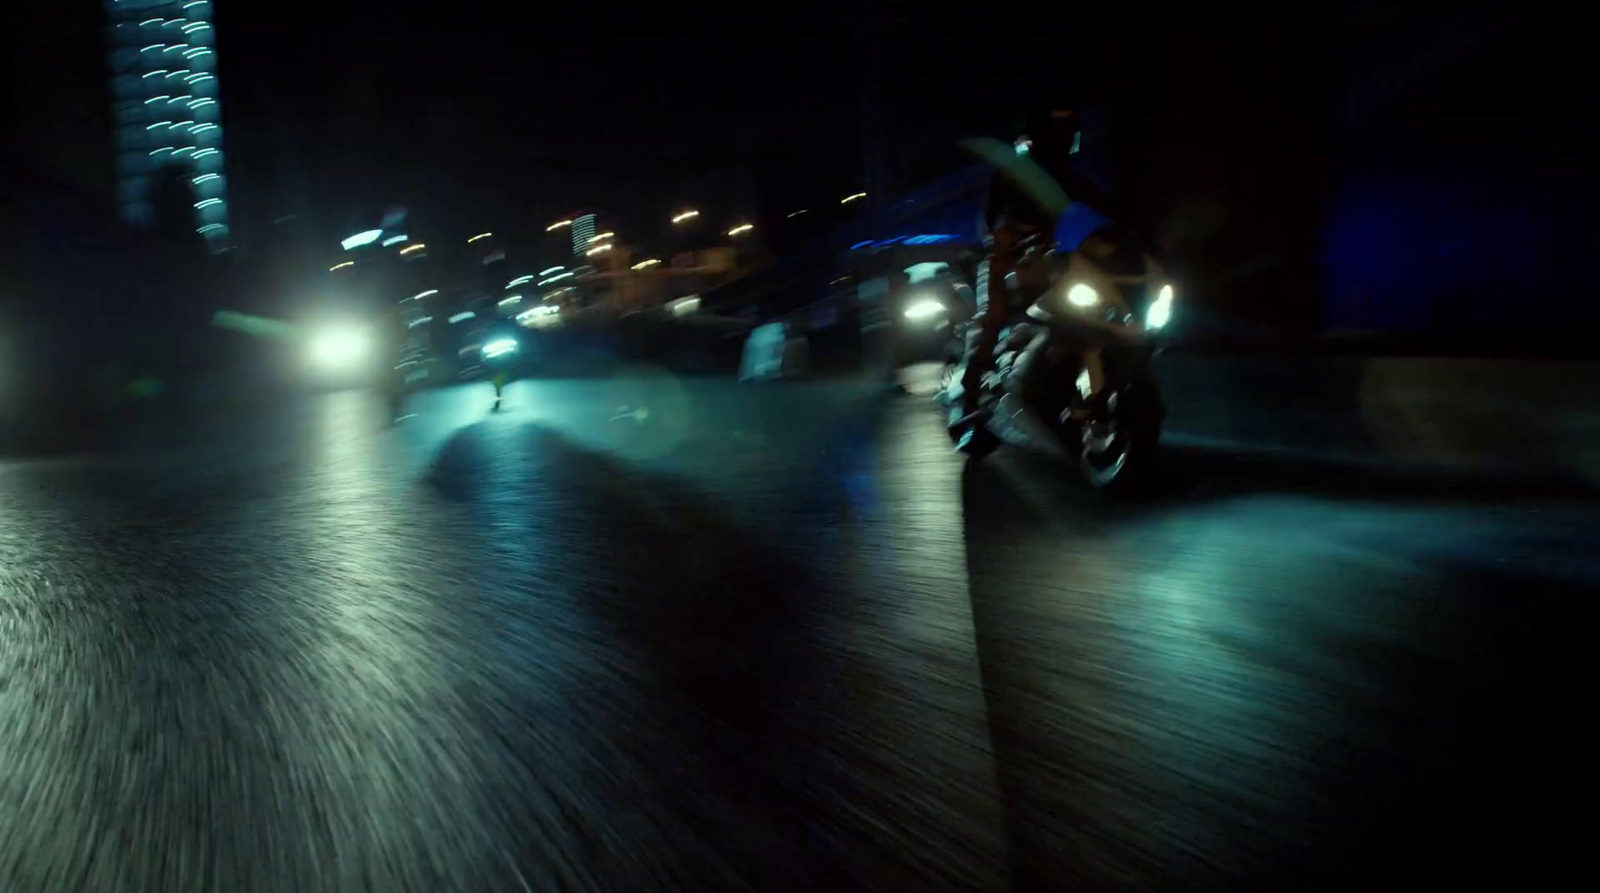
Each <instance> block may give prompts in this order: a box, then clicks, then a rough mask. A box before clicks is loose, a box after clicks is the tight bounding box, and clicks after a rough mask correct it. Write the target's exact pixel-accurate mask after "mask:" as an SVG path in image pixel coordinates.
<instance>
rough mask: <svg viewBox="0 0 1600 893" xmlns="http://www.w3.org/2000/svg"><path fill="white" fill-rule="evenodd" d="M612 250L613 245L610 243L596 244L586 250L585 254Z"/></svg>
mask: <svg viewBox="0 0 1600 893" xmlns="http://www.w3.org/2000/svg"><path fill="white" fill-rule="evenodd" d="M610 250H611V246H610V245H596V246H594V247H593V248H590V249H589V250H588V251H585V252H584V254H585V255H592V254H600V253H602V252H606V251H610Z"/></svg>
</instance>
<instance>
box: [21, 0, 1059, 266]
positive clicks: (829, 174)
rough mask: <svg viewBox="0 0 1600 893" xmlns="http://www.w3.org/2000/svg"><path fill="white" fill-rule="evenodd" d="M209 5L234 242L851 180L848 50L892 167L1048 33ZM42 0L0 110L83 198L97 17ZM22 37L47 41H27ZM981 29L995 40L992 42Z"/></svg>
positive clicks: (25, 18)
mask: <svg viewBox="0 0 1600 893" xmlns="http://www.w3.org/2000/svg"><path fill="white" fill-rule="evenodd" d="M216 6H217V12H216V22H217V35H218V50H219V52H218V58H219V68H220V70H219V74H220V79H221V83H222V90H223V108H224V116H225V117H224V124H225V128H226V134H227V136H226V138H225V139H226V143H225V146H226V149H227V151H228V153H229V175H230V188H231V191H232V194H233V200H234V205H235V214H236V227H235V229H236V230H237V231H240V232H241V234H242V236H243V237H244V238H246V239H248V238H249V229H250V228H251V227H252V225H259V224H260V223H262V222H263V221H270V220H272V219H274V218H275V217H277V216H280V215H282V214H286V213H300V214H305V215H310V216H311V217H312V218H313V219H315V220H317V221H318V223H319V224H320V225H322V226H325V227H332V228H336V229H337V228H342V227H344V226H346V225H348V224H349V222H350V221H352V220H354V219H355V218H356V217H357V215H359V214H361V213H363V212H370V210H371V209H373V208H376V207H380V206H383V205H387V204H390V203H399V204H403V205H406V206H408V207H410V208H411V209H412V210H413V212H414V213H415V214H416V216H417V218H418V219H419V220H426V221H427V223H428V224H430V225H432V226H436V227H441V228H443V229H444V230H445V231H446V232H447V233H449V232H454V231H457V230H460V231H466V230H473V231H476V230H479V229H486V228H492V229H497V230H502V231H508V232H513V233H515V232H517V231H518V230H523V229H528V228H532V227H533V226H534V225H535V224H537V225H539V226H542V225H543V222H545V221H547V220H549V219H551V218H552V217H553V216H556V215H560V214H563V213H565V212H567V211H569V210H572V209H575V208H580V207H582V208H596V209H599V210H602V211H604V212H608V213H610V214H613V215H617V216H619V217H621V218H622V219H623V221H624V222H625V223H626V222H629V221H631V220H634V219H638V220H640V221H642V223H641V225H643V222H648V221H652V220H654V219H655V218H657V217H659V216H661V215H662V214H665V213H667V212H668V211H669V210H670V209H671V208H673V207H675V206H681V205H683V204H691V205H694V206H697V207H702V208H704V209H705V210H706V211H707V213H708V216H709V217H711V218H713V219H718V218H735V217H743V216H747V215H752V214H761V213H767V214H772V213H782V211H783V209H786V208H791V207H800V206H810V205H813V204H817V203H824V202H828V201H837V198H838V197H839V196H842V195H844V194H848V193H850V192H853V191H855V190H856V189H858V188H860V186H861V173H860V161H859V157H860V141H859V133H860V124H861V98H862V84H863V82H864V80H865V79H866V78H867V77H868V74H867V72H868V70H869V68H870V65H874V64H875V65H876V66H877V67H878V70H879V71H880V73H881V77H882V83H883V95H884V97H885V100H886V101H885V103H884V106H885V109H886V114H885V125H886V128H887V131H888V134H889V144H888V146H887V147H886V151H885V158H886V163H887V166H888V168H889V171H890V178H891V183H892V182H893V180H894V179H895V178H896V176H897V175H898V176H900V177H901V178H909V179H914V178H915V176H917V175H919V174H920V171H921V170H923V169H937V168H939V167H941V166H942V165H944V164H945V163H946V162H947V161H948V156H949V155H950V154H952V153H953V149H952V144H953V140H954V139H955V138H956V137H958V136H962V135H967V134H970V133H972V132H981V131H985V130H989V131H992V130H994V129H995V128H997V127H998V128H1001V129H1004V128H1005V127H1007V126H1008V119H1009V117H1011V116H1013V115H1014V111H1012V112H1005V113H1003V114H997V113H996V112H995V111H994V109H992V108H990V107H988V106H986V104H984V103H983V102H981V101H980V98H981V97H982V96H983V95H985V94H987V93H993V92H996V89H998V90H999V92H1001V93H1002V94H1004V93H1015V92H1016V90H1017V89H1018V85H1019V84H1024V83H1029V82H1035V83H1036V82H1038V80H1039V77H1038V71H1037V69H1038V68H1039V66H1040V65H1041V64H1043V60H1045V59H1049V58H1053V57H1054V53H1050V54H1046V53H1042V52H1040V51H1041V50H1043V49H1045V48H1051V49H1055V50H1058V49H1059V48H1061V47H1063V46H1065V45H1066V43H1067V42H1066V41H1065V39H1064V38H1061V37H1058V36H1055V35H1052V34H1050V33H1049V29H1048V28H1046V29H1044V30H1041V29H1039V28H1038V27H1037V23H1036V26H1035V27H1033V28H1023V27H1014V23H1011V22H1007V21H1003V20H997V19H994V18H993V17H987V18H984V19H983V20H982V21H980V22H963V23H961V25H960V27H956V26H953V25H951V24H949V23H945V24H940V23H936V22H933V21H931V20H929V19H927V18H926V17H923V18H904V17H899V16H896V15H893V14H887V13H882V14H880V13H869V12H862V11H858V12H855V13H852V14H849V15H844V14H840V15H830V14H825V13H811V14H806V15H796V14H794V13H793V12H792V11H791V12H787V13H786V14H784V15H782V16H781V17H780V16H776V15H774V16H772V17H761V16H744V17H738V16H733V17H730V16H711V15H707V14H701V13H692V12H673V13H670V14H666V13H647V14H643V15H641V14H639V13H637V12H632V11H627V10H624V9H622V8H620V7H617V8H612V7H606V6H603V5H594V4H586V5H581V6H579V5H574V6H571V7H568V8H567V9H566V10H564V11H553V10H551V9H550V8H548V7H540V8H534V7H532V6H528V7H524V8H521V9H520V10H519V9H517V8H516V7H515V5H511V4H504V3H490V2H485V0H457V2H454V3H450V4H436V3H435V4H414V3H405V2H392V0H391V2H383V3H380V2H373V0H355V2H341V3H337V4H325V3H316V4H309V3H307V4H293V3H283V2H270V3H269V2H262V0H231V2H230V0H219V2H218V3H217V4H216ZM50 7H51V8H50V9H49V10H42V9H32V10H29V9H13V10H8V12H7V15H8V16H16V17H17V20H16V21H14V22H11V23H9V24H10V27H8V28H7V29H6V30H7V31H8V32H9V33H10V34H11V35H12V37H13V40H14V42H15V43H16V46H15V47H14V48H12V49H11V51H10V52H8V58H9V59H10V60H11V62H12V76H13V77H12V80H13V84H12V89H11V90H10V91H9V92H11V93H12V103H11V104H12V111H13V113H14V114H12V115H10V116H9V117H10V118H11V119H12V121H11V127H12V128H13V129H14V132H15V133H17V134H18V136H19V138H20V139H21V142H22V144H23V145H25V146H28V147H30V148H32V150H33V152H34V154H35V155H36V156H38V157H41V158H44V159H45V160H46V162H45V163H46V164H47V166H48V167H49V168H50V169H51V170H52V171H53V172H54V173H56V174H57V175H58V176H61V177H64V178H66V179H68V180H69V181H73V182H75V183H77V184H81V185H83V186H85V187H86V188H88V189H89V190H90V191H92V192H101V193H103V192H104V191H105V189H106V186H107V184H108V181H109V176H110V146H109V133H108V132H107V131H106V123H105V117H106V115H105V110H104V109H105V103H106V97H105V85H104V72H105V63H104V61H103V57H102V51H101V47H100V40H101V35H100V28H101V22H102V17H103V13H102V11H101V7H100V4H99V2H97V0H63V2H62V3H60V4H50ZM297 7H298V8H297ZM508 8H509V9H511V10H512V11H509V12H508ZM41 33H51V34H53V35H56V36H57V37H59V41H58V42H56V43H53V44H50V45H48V46H47V45H45V44H42V43H40V42H38V41H35V40H32V39H31V38H29V37H28V35H39V34H41ZM1002 43H1003V44H1004V45H1005V46H1006V47H1007V49H1008V54H1009V55H1007V56H1005V57H1002V56H999V55H997V54H996V53H995V52H993V50H992V48H993V47H994V46H995V45H997V44H1002ZM986 44H987V45H989V46H990V47H991V50H990V51H989V52H987V54H986V53H985V51H984V50H983V47H984V46H985V45H986ZM985 55H987V57H988V59H989V61H988V62H985V61H983V60H984V57H985ZM1001 58H1009V59H1010V60H1012V61H1008V62H999V61H996V60H999V59H1001ZM1027 60H1031V62H1029V61H1027ZM1051 64H1054V63H1051ZM47 70H48V71H53V72H54V74H53V76H52V77H50V78H49V79H47V80H42V81H41V80H40V79H39V78H38V77H37V74H38V73H39V72H42V71H47ZM996 84H998V85H1003V86H1002V87H1000V88H993V87H991V86H990V85H996ZM18 113H20V114H18ZM22 121H26V122H27V123H26V124H25V125H22V124H20V123H19V122H22Z"/></svg>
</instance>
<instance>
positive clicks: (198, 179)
mask: <svg viewBox="0 0 1600 893" xmlns="http://www.w3.org/2000/svg"><path fill="white" fill-rule="evenodd" d="M220 179H222V175H221V174H201V175H200V176H198V177H195V178H194V179H193V180H190V181H189V182H190V183H204V182H206V181H207V180H220Z"/></svg>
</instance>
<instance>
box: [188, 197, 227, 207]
mask: <svg viewBox="0 0 1600 893" xmlns="http://www.w3.org/2000/svg"><path fill="white" fill-rule="evenodd" d="M220 204H222V199H220V198H204V199H201V200H200V201H197V202H195V203H194V206H195V207H196V208H209V207H211V206H212V205H220Z"/></svg>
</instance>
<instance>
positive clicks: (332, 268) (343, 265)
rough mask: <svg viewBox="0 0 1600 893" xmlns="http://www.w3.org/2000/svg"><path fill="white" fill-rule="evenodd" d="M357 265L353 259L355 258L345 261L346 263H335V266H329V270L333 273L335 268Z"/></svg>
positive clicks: (340, 268)
mask: <svg viewBox="0 0 1600 893" xmlns="http://www.w3.org/2000/svg"><path fill="white" fill-rule="evenodd" d="M355 265H356V262H355V261H353V260H347V261H345V262H344V263H340V264H334V265H333V266H331V267H329V268H328V272H330V273H332V272H334V271H335V270H342V269H344V268H345V267H353V266H355Z"/></svg>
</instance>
